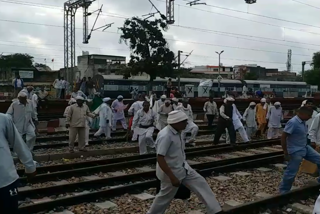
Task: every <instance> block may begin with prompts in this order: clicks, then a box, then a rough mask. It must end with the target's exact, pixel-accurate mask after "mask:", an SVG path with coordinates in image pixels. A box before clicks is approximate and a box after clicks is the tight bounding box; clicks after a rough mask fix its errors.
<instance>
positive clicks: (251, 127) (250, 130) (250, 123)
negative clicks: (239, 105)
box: [242, 102, 258, 140]
mask: <svg viewBox="0 0 320 214" xmlns="http://www.w3.org/2000/svg"><path fill="white" fill-rule="evenodd" d="M255 107H256V103H255V102H251V103H250V104H249V107H248V108H247V109H246V110H245V111H244V114H243V117H242V118H243V120H244V122H245V126H246V132H247V135H248V138H249V140H251V137H252V135H253V134H255V133H256V131H257V127H258V126H257V122H256V109H255Z"/></svg>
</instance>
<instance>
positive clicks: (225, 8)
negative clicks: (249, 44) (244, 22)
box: [183, 0, 320, 29]
mask: <svg viewBox="0 0 320 214" xmlns="http://www.w3.org/2000/svg"><path fill="white" fill-rule="evenodd" d="M183 1H186V0H183ZM206 6H207V7H212V8H218V9H221V10H228V11H232V12H236V13H242V14H250V15H253V16H258V17H263V18H266V19H272V20H277V21H282V22H288V23H293V24H297V25H304V26H309V27H314V28H319V29H320V26H316V25H311V24H306V23H302V22H296V21H291V20H286V19H281V18H276V17H272V16H266V15H262V14H257V13H250V12H248V11H241V10H236V9H231V8H227V7H221V6H217V5H210V4H207V5H206Z"/></svg>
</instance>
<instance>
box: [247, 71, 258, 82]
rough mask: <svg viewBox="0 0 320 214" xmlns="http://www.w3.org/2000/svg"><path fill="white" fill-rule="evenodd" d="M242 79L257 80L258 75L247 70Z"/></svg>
mask: <svg viewBox="0 0 320 214" xmlns="http://www.w3.org/2000/svg"><path fill="white" fill-rule="evenodd" d="M244 79H245V80H257V79H258V77H257V75H256V74H255V73H253V72H247V73H246V74H245V75H244Z"/></svg>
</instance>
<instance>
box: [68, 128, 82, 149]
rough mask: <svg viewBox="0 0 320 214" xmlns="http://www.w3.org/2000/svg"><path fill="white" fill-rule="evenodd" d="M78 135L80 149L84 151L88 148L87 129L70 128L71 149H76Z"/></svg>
mask: <svg viewBox="0 0 320 214" xmlns="http://www.w3.org/2000/svg"><path fill="white" fill-rule="evenodd" d="M77 135H78V148H79V150H83V149H84V147H85V146H86V142H85V137H86V127H70V128H69V148H70V149H74V142H75V140H76V137H77Z"/></svg>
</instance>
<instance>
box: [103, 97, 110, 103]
mask: <svg viewBox="0 0 320 214" xmlns="http://www.w3.org/2000/svg"><path fill="white" fill-rule="evenodd" d="M109 100H111V98H110V97H105V98H103V99H102V101H103V102H108V101H109Z"/></svg>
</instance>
